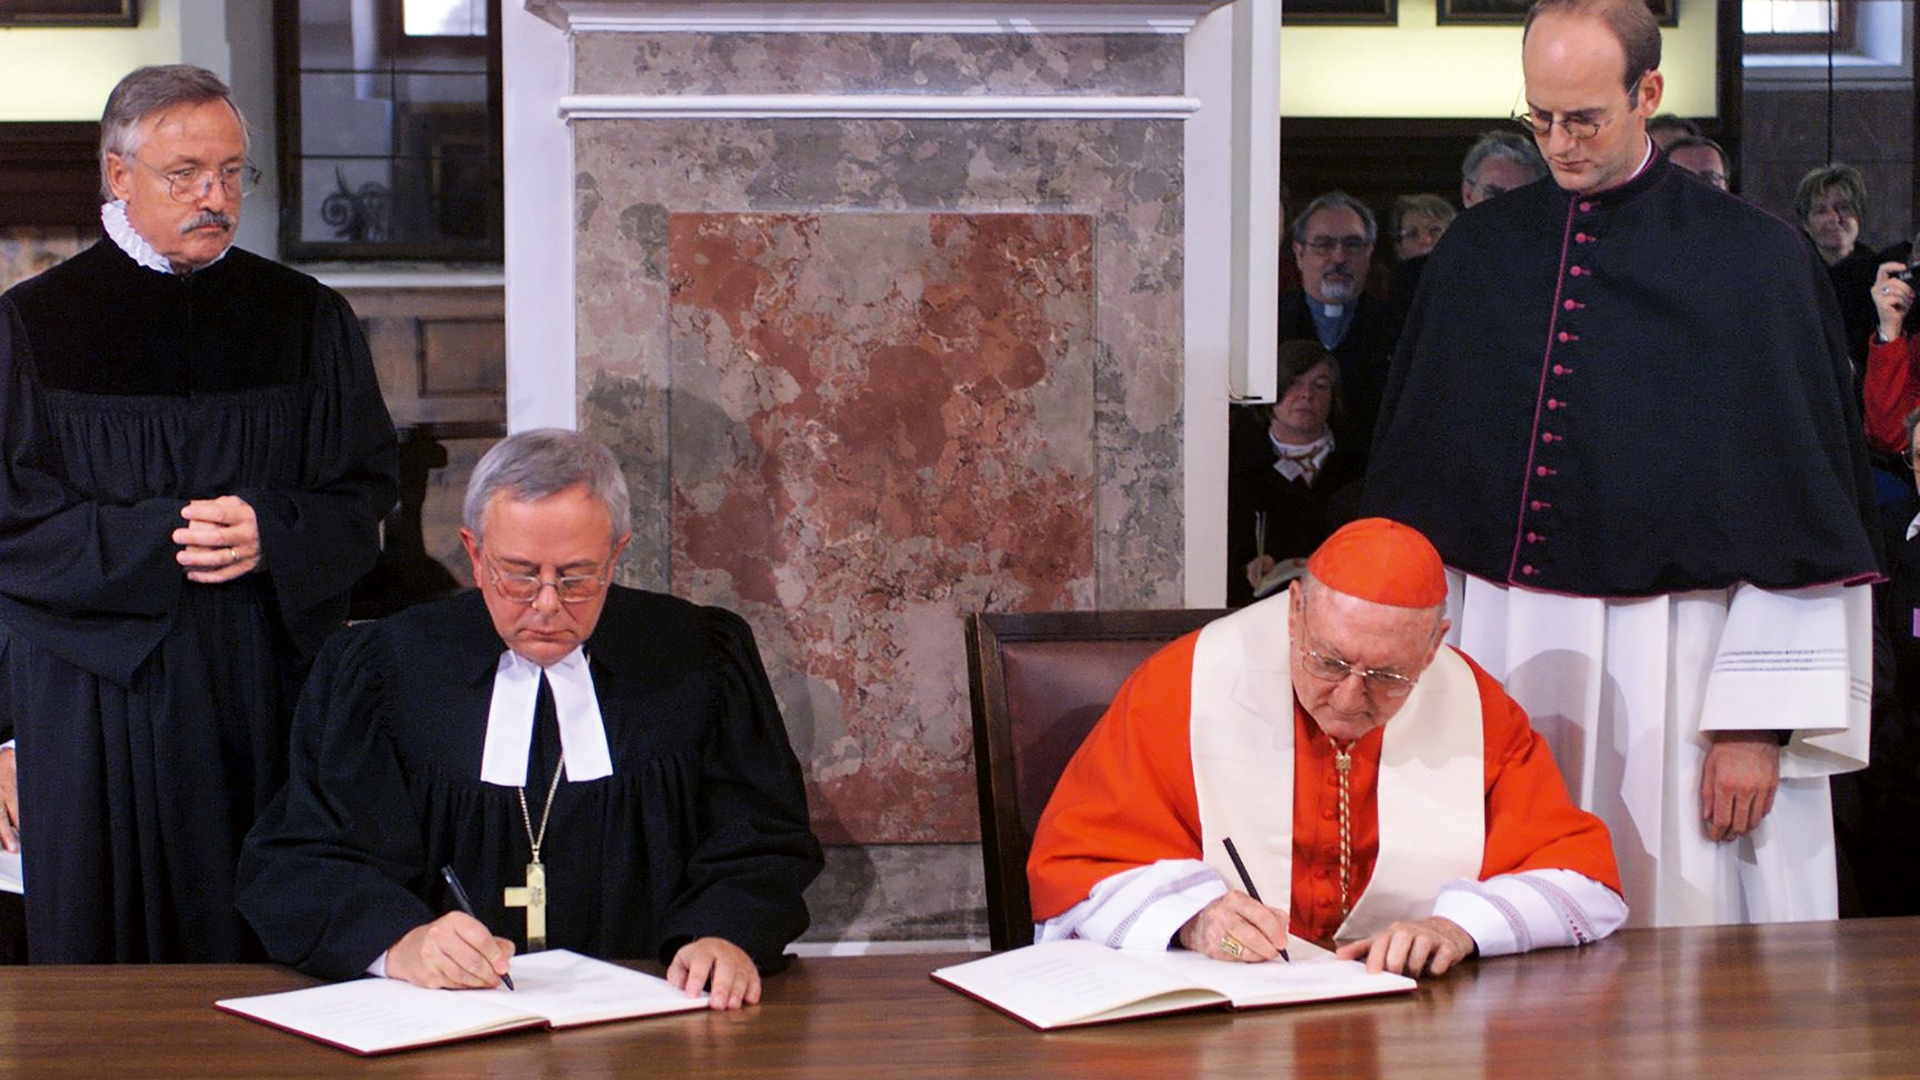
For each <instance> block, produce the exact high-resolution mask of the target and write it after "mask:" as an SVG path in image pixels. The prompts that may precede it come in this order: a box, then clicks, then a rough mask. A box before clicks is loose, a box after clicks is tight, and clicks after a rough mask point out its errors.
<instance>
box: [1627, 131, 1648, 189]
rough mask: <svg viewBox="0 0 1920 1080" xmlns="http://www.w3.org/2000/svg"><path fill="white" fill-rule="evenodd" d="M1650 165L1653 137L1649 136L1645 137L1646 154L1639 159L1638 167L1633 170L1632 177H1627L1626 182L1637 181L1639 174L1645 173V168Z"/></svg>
mask: <svg viewBox="0 0 1920 1080" xmlns="http://www.w3.org/2000/svg"><path fill="white" fill-rule="evenodd" d="M1651 164H1653V136H1651V135H1649V136H1647V152H1646V153H1645V154H1643V155H1641V157H1640V167H1639V168H1637V169H1635V170H1633V175H1632V176H1629V177H1627V180H1628V182H1629V183H1631V182H1632V181H1633V180H1635V179H1637V178H1638V177H1639V176H1640V174H1641V173H1643V172H1646V171H1647V166H1648V165H1651Z"/></svg>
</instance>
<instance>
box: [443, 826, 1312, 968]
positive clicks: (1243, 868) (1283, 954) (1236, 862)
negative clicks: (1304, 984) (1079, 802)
mask: <svg viewBox="0 0 1920 1080" xmlns="http://www.w3.org/2000/svg"><path fill="white" fill-rule="evenodd" d="M1220 843H1222V844H1224V845H1226V849H1227V858H1229V859H1232V860H1233V868H1234V869H1235V870H1238V871H1240V884H1242V885H1245V886H1246V887H1247V895H1248V896H1251V897H1253V898H1254V899H1255V900H1260V890H1259V889H1256V888H1254V887H1253V878H1252V876H1251V875H1249V874H1248V873H1247V864H1246V863H1243V862H1241V861H1240V853H1239V852H1238V851H1235V850H1234V847H1233V837H1231V836H1223V837H1221V838H1220ZM448 872H449V873H451V872H452V871H448ZM1261 903H1265V901H1264V900H1262V901H1261ZM1280 959H1282V960H1285V961H1286V962H1287V963H1289V964H1291V963H1293V957H1291V956H1288V955H1287V947H1286V946H1285V945H1282V946H1280Z"/></svg>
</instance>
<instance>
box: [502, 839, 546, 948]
mask: <svg viewBox="0 0 1920 1080" xmlns="http://www.w3.org/2000/svg"><path fill="white" fill-rule="evenodd" d="M506 900H507V906H508V907H523V908H526V909H527V951H528V952H539V951H540V950H541V949H544V948H546V947H547V868H546V867H544V866H542V865H540V862H539V860H537V859H536V860H534V861H533V862H530V863H528V864H527V884H526V887H525V888H518V889H508V890H506Z"/></svg>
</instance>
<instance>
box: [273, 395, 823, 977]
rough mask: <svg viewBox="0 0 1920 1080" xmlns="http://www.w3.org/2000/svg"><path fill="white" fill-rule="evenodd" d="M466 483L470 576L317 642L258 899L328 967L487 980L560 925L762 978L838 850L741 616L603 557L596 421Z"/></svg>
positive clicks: (577, 942)
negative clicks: (617, 580) (463, 588)
mask: <svg viewBox="0 0 1920 1080" xmlns="http://www.w3.org/2000/svg"><path fill="white" fill-rule="evenodd" d="M464 509H465V527H464V528H462V529H461V531H460V536H461V540H462V541H463V542H464V543H465V545H466V549H467V554H468V556H469V558H470V559H471V561H472V564H473V578H474V581H476V582H478V583H479V586H480V588H479V591H478V592H467V593H463V594H461V595H459V596H456V597H454V598H452V599H449V600H443V601H439V602H436V603H432V604H426V605H422V606H420V607H416V608H412V609H410V610H408V611H405V612H402V613H401V614H399V615H394V616H391V617H389V618H386V619H382V620H379V621H378V622H371V623H363V624H361V625H358V626H356V627H354V628H352V629H350V630H348V631H346V632H345V633H343V634H341V635H339V636H338V637H336V638H335V639H334V640H333V642H332V643H331V644H330V645H329V646H328V647H327V649H326V650H325V651H324V652H323V653H322V654H321V657H320V660H319V662H318V663H317V664H316V665H315V667H314V672H313V676H312V678H311V679H310V680H309V681H308V684H307V689H306V692H305V694H304V695H303V696H302V698H301V701H300V709H299V714H298V717H297V719H296V720H295V724H294V754H293V768H292V777H291V779H290V780H289V781H288V783H287V786H286V788H285V790H284V791H283V792H282V793H281V795H280V797H279V798H278V799H277V800H276V801H275V802H274V803H273V805H272V806H271V807H269V808H268V810H267V812H266V813H265V814H264V815H263V816H262V817H261V819H260V823H259V825H258V826H256V827H255V828H254V831H253V835H252V836H250V837H249V838H248V840H247V846H246V851H245V854H244V856H243V858H242V860H241V866H240V877H241V882H242V884H241V892H240V907H241V909H242V910H243V911H244V912H245V913H246V915H247V918H248V919H250V920H251V921H252V923H253V925H254V927H255V928H256V929H257V930H258V931H259V932H260V938H261V940H262V941H264V942H265V943H266V945H267V949H268V951H269V952H271V953H272V955H273V957H274V959H276V960H280V961H282V962H284V963H289V964H293V965H295V966H297V967H299V968H300V969H301V970H303V971H307V972H310V973H312V974H315V975H320V976H323V977H326V978H334V979H340V978H349V977H352V976H355V975H358V974H361V973H362V972H367V971H371V972H373V973H375V974H384V975H387V976H389V977H392V978H398V979H405V980H407V981H409V982H412V983H416V984H418V985H421V986H435V987H483V986H495V985H498V983H499V976H500V975H501V974H504V973H505V972H506V971H507V965H508V961H509V959H510V958H511V956H512V955H513V953H514V952H515V951H516V950H519V951H524V950H526V949H528V948H529V947H532V948H535V949H539V948H545V947H549V946H551V947H559V948H569V949H573V950H575V951H577V952H582V953H588V954H591V955H595V956H601V957H607V958H613V959H637V958H652V959H658V960H660V961H661V962H663V963H668V964H669V965H670V966H669V969H668V979H669V981H671V982H673V983H674V984H675V985H676V986H679V987H681V988H683V989H687V990H688V991H689V992H696V991H698V990H700V989H701V988H704V987H707V986H709V984H710V985H711V988H712V991H711V992H712V1004H713V1007H714V1008H716V1009H719V1008H738V1007H739V1006H741V1005H743V1004H753V1003H754V1002H756V1001H758V1000H759V997H760V975H759V972H760V971H762V970H776V969H778V968H779V967H781V966H783V963H784V961H783V957H782V950H783V949H784V948H785V947H786V945H787V943H788V942H790V941H792V940H793V939H794V938H796V937H798V936H799V935H800V932H801V931H803V930H805V929H806V927H807V908H806V903H805V901H804V900H803V899H802V897H801V892H802V890H803V889H805V888H806V885H807V883H808V882H810V881H812V880H813V878H814V875H815V874H817V873H818V872H819V870H820V867H821V864H822V859H821V851H820V845H819V843H818V841H816V840H815V839H814V836H813V833H812V832H811V830H810V828H809V826H808V821H807V803H806V791H805V787H804V785H803V783H802V780H801V773H800V765H799V762H798V761H797V760H796V759H795V757H794V753H793V749H792V747H791V745H790V744H789V743H788V741H787V732H786V727H785V724H784V722H783V721H782V720H781V717H780V710H779V706H778V705H777V703H776V702H775V701H774V698H773V691H772V688H771V687H770V686H769V685H768V682H767V676H766V672H765V670H764V669H763V668H762V666H761V663H760V656H759V652H758V651H757V650H756V649H755V647H754V643H753V633H752V631H751V630H750V629H749V628H748V627H747V625H746V623H745V622H744V621H742V620H741V619H740V618H739V617H738V616H736V615H733V614H731V613H730V612H726V611H723V610H721V609H719V608H711V607H700V606H697V605H694V604H691V603H687V602H686V601H682V600H676V599H674V598H672V597H669V596H663V595H660V594H657V593H650V592H641V591H639V590H635V589H626V588H622V587H620V586H617V585H612V584H610V582H611V579H612V574H613V571H614V567H615V566H616V565H617V564H618V562H619V559H620V552H621V551H622V550H623V549H624V548H625V547H626V544H627V540H628V538H629V537H630V535H631V533H630V529H629V524H628V522H629V518H630V511H629V503H628V496H627V487H626V481H625V479H624V478H623V477H622V476H621V474H620V467H619V465H618V463H617V462H616V461H615V460H614V457H613V455H612V453H610V452H609V451H608V450H607V449H606V448H605V447H602V446H600V445H599V444H598V443H595V442H593V441H592V440H590V439H588V438H586V437H585V436H582V435H579V434H576V433H574V432H570V431H559V430H554V429H542V430H536V431H527V432H521V433H520V434H517V435H514V436H512V437H511V438H509V439H507V440H506V441H504V442H502V443H500V444H499V445H497V446H495V447H494V448H493V449H492V450H490V451H488V452H487V454H486V456H485V457H483V458H482V459H481V460H480V463H479V465H478V466H476V467H475V469H474V473H473V477H472V479H471V481H470V482H469V484H468V487H467V496H466V503H465V508H464ZM443 867H449V868H451V869H452V870H453V872H454V874H455V875H456V876H457V877H458V879H459V880H460V881H461V883H462V884H463V885H464V887H465V891H466V892H467V894H468V895H469V897H470V898H471V900H472V904H473V909H474V916H469V915H467V914H464V913H462V912H460V911H459V910H457V908H458V906H459V900H458V897H457V896H455V895H450V890H449V888H448V885H447V882H446V881H445V880H444V878H443V875H442V872H441V870H442V868H443ZM475 916H477V918H476V917H475Z"/></svg>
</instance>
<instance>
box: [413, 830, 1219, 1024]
mask: <svg viewBox="0 0 1920 1080" xmlns="http://www.w3.org/2000/svg"><path fill="white" fill-rule="evenodd" d="M1227 850H1228V852H1232V850H1233V849H1232V848H1231V847H1229V848H1228V849H1227ZM1233 861H1234V862H1236V863H1237V862H1239V861H1240V857H1239V856H1238V855H1235V856H1234V859H1233ZM1245 873H1246V871H1244V870H1242V871H1241V874H1242V875H1244V874H1245ZM440 876H441V877H443V878H446V879H447V888H449V889H452V890H453V902H454V903H456V904H459V905H460V910H461V911H464V912H466V913H467V914H469V915H473V901H471V900H469V899H467V890H466V889H465V888H464V887H462V886H461V884H460V875H459V874H456V873H454V872H453V865H452V864H451V863H449V864H448V865H446V866H443V867H441V868H440ZM473 917H474V918H476V919H478V918H479V917H480V916H478V915H473ZM500 981H501V982H503V983H505V984H506V985H507V989H509V990H511V989H513V976H511V975H507V974H504V973H503V974H502V975H501V976H500Z"/></svg>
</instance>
